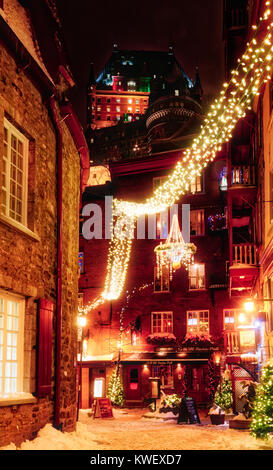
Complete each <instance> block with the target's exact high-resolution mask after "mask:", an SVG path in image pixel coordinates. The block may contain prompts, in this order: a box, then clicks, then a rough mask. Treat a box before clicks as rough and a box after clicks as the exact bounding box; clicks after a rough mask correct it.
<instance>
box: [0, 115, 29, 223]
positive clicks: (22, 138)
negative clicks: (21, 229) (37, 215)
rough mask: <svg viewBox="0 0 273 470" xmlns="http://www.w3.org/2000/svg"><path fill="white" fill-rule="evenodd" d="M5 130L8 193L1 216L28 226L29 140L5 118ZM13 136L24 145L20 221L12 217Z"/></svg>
mask: <svg viewBox="0 0 273 470" xmlns="http://www.w3.org/2000/svg"><path fill="white" fill-rule="evenodd" d="M4 128H6V129H7V131H8V142H7V144H8V145H7V158H5V157H4V156H3V158H4V159H5V160H6V187H5V188H6V189H4V186H3V185H2V191H6V207H5V211H4V212H2V210H3V208H2V201H1V214H2V215H4V216H5V217H7V218H8V219H10V220H12V221H13V222H16V223H17V224H21V225H24V226H27V198H28V151H29V140H28V139H27V138H26V137H25V136H24V135H23V134H22V133H21V132H19V131H18V129H16V127H14V126H13V125H12V124H11V122H10V121H8V120H7V119H6V118H4ZM11 134H13V135H14V136H15V137H16V139H19V140H20V141H21V142H22V144H23V154H22V156H23V169H22V173H23V176H22V214H21V215H22V220H21V221H18V220H17V219H16V218H14V217H12V216H11V215H10V185H11Z"/></svg>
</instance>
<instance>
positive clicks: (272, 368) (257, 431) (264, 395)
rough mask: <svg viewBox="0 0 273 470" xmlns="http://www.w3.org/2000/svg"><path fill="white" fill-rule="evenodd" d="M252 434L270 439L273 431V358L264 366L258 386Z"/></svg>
mask: <svg viewBox="0 0 273 470" xmlns="http://www.w3.org/2000/svg"><path fill="white" fill-rule="evenodd" d="M250 429H251V434H252V435H253V436H255V437H257V438H261V439H268V437H269V435H270V433H273V360H272V359H271V360H270V361H269V362H267V364H266V365H265V366H264V367H263V370H262V374H261V382H260V384H259V385H258V386H257V388H256V399H255V402H254V406H253V412H252V423H251V425H250Z"/></svg>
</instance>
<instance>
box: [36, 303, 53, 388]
mask: <svg viewBox="0 0 273 470" xmlns="http://www.w3.org/2000/svg"><path fill="white" fill-rule="evenodd" d="M52 320H53V303H52V302H51V301H50V300H45V299H39V302H38V350H37V397H44V396H46V395H50V394H51V364H52Z"/></svg>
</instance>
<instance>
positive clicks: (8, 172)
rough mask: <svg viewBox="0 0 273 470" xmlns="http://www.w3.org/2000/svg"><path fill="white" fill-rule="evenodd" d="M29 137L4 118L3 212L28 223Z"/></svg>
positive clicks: (23, 222) (22, 222)
mask: <svg viewBox="0 0 273 470" xmlns="http://www.w3.org/2000/svg"><path fill="white" fill-rule="evenodd" d="M28 144H29V142H28V139H27V138H26V137H25V136H24V135H23V134H21V132H19V131H18V130H17V129H16V128H15V127H14V126H13V125H12V124H11V123H10V122H9V121H8V120H7V119H4V155H3V171H2V194H1V213H2V214H3V215H5V216H7V217H10V218H12V219H14V220H16V221H17V222H20V223H21V224H24V225H26V224H27V170H28Z"/></svg>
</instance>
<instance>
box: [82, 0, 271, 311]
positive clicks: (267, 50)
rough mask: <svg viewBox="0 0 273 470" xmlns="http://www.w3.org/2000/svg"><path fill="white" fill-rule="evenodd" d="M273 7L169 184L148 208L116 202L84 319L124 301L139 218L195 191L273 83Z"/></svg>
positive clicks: (269, 4)
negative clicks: (99, 288) (98, 280)
mask: <svg viewBox="0 0 273 470" xmlns="http://www.w3.org/2000/svg"><path fill="white" fill-rule="evenodd" d="M271 4H272V1H267V2H266V3H265V5H266V11H265V13H264V15H263V16H262V17H261V18H260V19H259V24H258V25H253V26H252V28H253V29H254V30H255V32H254V37H253V38H252V39H251V41H250V42H249V43H248V44H247V47H246V50H245V52H244V54H243V55H242V57H241V58H240V59H238V66H237V68H236V69H235V70H232V71H231V79H230V81H229V82H228V83H224V84H223V87H222V90H221V92H220V96H219V97H218V98H217V99H216V100H215V101H214V103H213V104H212V105H211V108H210V111H209V112H208V114H207V116H206V118H205V120H204V124H203V125H202V126H201V130H200V133H199V136H198V137H197V138H195V139H194V140H193V143H192V145H191V146H190V147H189V148H187V149H185V150H181V159H180V160H179V161H178V162H177V164H176V166H175V169H174V170H173V172H172V173H171V174H170V175H169V176H168V178H167V180H166V181H165V182H164V184H162V185H161V186H160V187H159V188H157V189H156V190H155V191H154V194H153V195H152V197H150V198H148V199H147V200H146V201H145V202H144V203H135V202H129V201H123V200H119V199H114V201H113V221H112V225H113V237H112V239H111V241H110V246H109V251H108V261H107V269H106V280H105V285H104V290H103V292H102V294H101V296H100V297H98V298H96V299H95V300H94V301H93V302H90V303H89V304H87V305H86V306H85V307H84V309H83V313H88V312H89V311H90V310H92V309H94V308H96V307H97V306H98V305H100V304H102V303H104V302H105V301H106V300H115V299H118V298H119V297H120V295H121V293H122V291H123V287H124V284H125V280H126V274H127V270H128V264H129V260H130V253H131V247H132V239H133V236H134V229H135V223H136V220H137V218H138V217H140V216H142V215H149V214H157V213H160V212H163V211H165V210H166V209H167V208H168V207H170V206H172V205H173V204H174V203H175V202H176V201H178V200H179V198H180V197H181V196H182V195H183V194H185V193H186V192H187V191H188V190H189V188H190V184H191V182H192V180H193V179H194V178H195V177H196V176H200V175H201V173H202V170H203V169H204V168H205V167H206V166H207V165H208V163H209V162H211V161H213V160H214V159H215V156H216V154H217V152H218V151H220V150H221V149H222V146H223V144H224V143H227V142H229V141H230V139H231V137H232V132H233V130H234V128H235V126H236V124H237V122H238V121H239V119H241V118H243V117H245V115H246V111H247V110H251V104H252V101H253V99H254V97H255V96H257V95H259V91H260V89H261V87H262V85H263V84H264V83H266V82H267V81H268V80H270V79H271V74H272V57H273V40H272V30H273V22H270V18H271V10H270V8H271ZM261 37H263V39H261Z"/></svg>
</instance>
